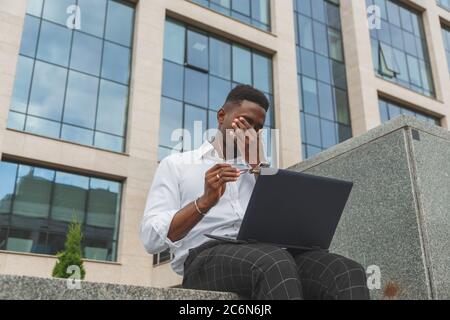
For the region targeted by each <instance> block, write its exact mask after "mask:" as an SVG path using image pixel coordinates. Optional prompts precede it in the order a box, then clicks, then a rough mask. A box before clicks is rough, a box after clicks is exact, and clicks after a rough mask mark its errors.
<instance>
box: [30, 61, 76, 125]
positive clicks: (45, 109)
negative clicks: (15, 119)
mask: <svg viewBox="0 0 450 320" xmlns="http://www.w3.org/2000/svg"><path fill="white" fill-rule="evenodd" d="M66 78H67V69H64V68H60V67H57V66H55V65H51V64H48V63H44V62H40V61H36V63H35V67H34V76H33V84H32V87H31V96H30V105H29V108H28V113H29V114H32V115H36V116H40V117H44V118H47V119H52V120H57V121H59V120H61V114H62V108H63V102H64V90H65V86H66Z"/></svg>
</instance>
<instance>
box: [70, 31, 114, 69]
mask: <svg viewBox="0 0 450 320" xmlns="http://www.w3.org/2000/svg"><path fill="white" fill-rule="evenodd" d="M102 45H103V43H102V41H101V40H100V39H98V38H95V37H91V36H89V35H86V34H83V33H81V32H75V33H74V36H73V45H72V54H71V58H70V60H71V61H70V68H72V69H75V70H78V71H82V72H85V73H89V74H92V75H94V76H98V75H99V74H100V61H101V59H102ZM118 59H120V57H118Z"/></svg>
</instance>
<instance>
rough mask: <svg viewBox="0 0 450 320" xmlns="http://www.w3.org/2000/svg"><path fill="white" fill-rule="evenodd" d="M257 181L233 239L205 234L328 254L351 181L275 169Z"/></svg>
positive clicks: (243, 241) (231, 241)
mask: <svg viewBox="0 0 450 320" xmlns="http://www.w3.org/2000/svg"><path fill="white" fill-rule="evenodd" d="M262 170H263V171H262V174H261V175H260V176H259V177H258V179H257V181H256V184H255V187H254V189H253V192H252V195H251V197H250V201H249V203H248V206H247V210H246V212H245V215H244V218H243V220H242V224H241V227H240V229H239V233H238V236H237V238H229V237H221V236H215V235H211V234H205V236H207V237H208V238H211V239H215V240H219V241H225V242H229V243H236V244H242V243H256V242H257V243H267V244H272V245H276V246H279V247H282V248H286V249H299V250H328V249H329V247H330V244H331V241H332V239H333V236H334V233H335V231H336V228H337V225H338V223H339V220H340V218H341V215H342V212H343V210H344V207H345V205H346V203H347V200H348V197H349V195H350V192H351V189H352V187H353V182H349V181H343V180H339V179H334V178H326V177H320V176H316V175H311V174H306V173H300V172H294V171H289V170H282V169H278V170H277V171H275V172H276V174H264V170H274V169H271V168H265V169H264V168H263V169H262Z"/></svg>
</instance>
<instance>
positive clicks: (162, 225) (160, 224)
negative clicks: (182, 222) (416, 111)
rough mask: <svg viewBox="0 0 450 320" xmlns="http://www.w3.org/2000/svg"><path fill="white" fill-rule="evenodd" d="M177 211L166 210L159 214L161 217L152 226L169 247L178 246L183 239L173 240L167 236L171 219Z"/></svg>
mask: <svg viewBox="0 0 450 320" xmlns="http://www.w3.org/2000/svg"><path fill="white" fill-rule="evenodd" d="M177 212H178V210H171V211H168V212H166V213H165V214H164V215H161V216H160V218H161V219H160V220H158V221H156V222H155V223H154V224H153V228H154V229H155V231H156V233H157V234H158V235H159V237H160V238H161V239H164V242H165V243H166V244H167V245H168V246H169V248H171V249H175V248H179V247H181V245H182V244H183V239H181V240H178V241H175V242H173V241H171V240H170V239H169V237H168V233H169V228H170V224H171V223H172V219H173V217H174V216H175V214H176V213H177Z"/></svg>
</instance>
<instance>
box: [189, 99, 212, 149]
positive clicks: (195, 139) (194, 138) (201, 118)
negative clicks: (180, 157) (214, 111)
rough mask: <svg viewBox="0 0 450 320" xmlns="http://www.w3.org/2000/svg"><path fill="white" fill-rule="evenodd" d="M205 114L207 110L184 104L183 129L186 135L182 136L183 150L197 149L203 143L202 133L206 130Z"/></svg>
mask: <svg viewBox="0 0 450 320" xmlns="http://www.w3.org/2000/svg"><path fill="white" fill-rule="evenodd" d="M207 116H208V114H207V110H205V109H202V108H197V107H194V106H191V105H186V107H185V113H184V129H185V130H186V131H185V133H186V134H187V136H184V137H183V149H184V151H188V150H194V149H197V148H199V147H200V146H201V145H202V144H203V142H204V141H203V133H204V132H205V131H206V123H207Z"/></svg>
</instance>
